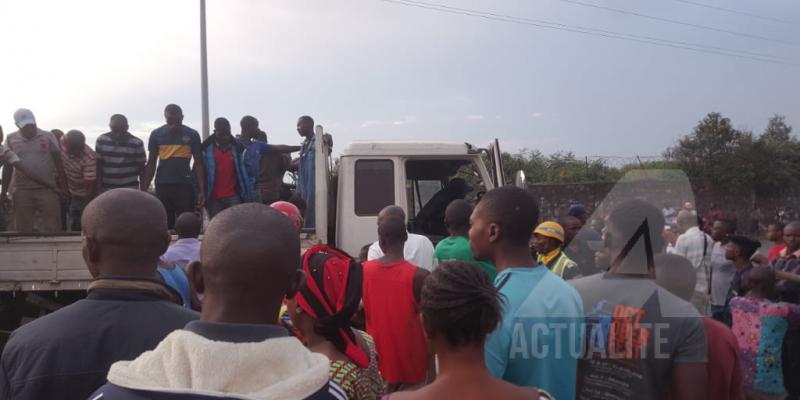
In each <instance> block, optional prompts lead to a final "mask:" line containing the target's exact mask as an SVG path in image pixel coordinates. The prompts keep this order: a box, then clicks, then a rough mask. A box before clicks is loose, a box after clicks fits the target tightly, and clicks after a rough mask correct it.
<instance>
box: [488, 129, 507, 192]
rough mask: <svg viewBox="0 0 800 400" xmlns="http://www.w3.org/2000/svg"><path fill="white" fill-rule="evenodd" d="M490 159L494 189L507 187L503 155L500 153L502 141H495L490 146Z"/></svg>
mask: <svg viewBox="0 0 800 400" xmlns="http://www.w3.org/2000/svg"><path fill="white" fill-rule="evenodd" d="M489 159H490V160H491V164H492V171H491V172H492V183H493V184H494V187H500V186H505V184H506V182H505V177H504V176H503V153H501V152H500V141H499V140H497V139H495V140H494V141H493V142H492V143H490V144H489Z"/></svg>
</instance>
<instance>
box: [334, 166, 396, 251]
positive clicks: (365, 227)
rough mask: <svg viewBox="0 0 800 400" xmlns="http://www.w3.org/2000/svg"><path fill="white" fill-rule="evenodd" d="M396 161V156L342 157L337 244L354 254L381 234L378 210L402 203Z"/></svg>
mask: <svg viewBox="0 0 800 400" xmlns="http://www.w3.org/2000/svg"><path fill="white" fill-rule="evenodd" d="M397 162H398V161H397V158H396V157H351V156H343V157H341V158H340V163H339V191H338V192H339V193H338V196H339V203H338V204H337V224H336V245H337V246H338V247H339V248H341V249H342V250H344V251H346V252H347V253H348V254H350V255H351V256H353V257H358V255H359V252H360V250H361V248H362V247H363V246H365V245H369V244H371V243H373V242H374V241H375V240H376V238H377V237H378V213H379V212H380V211H381V210H382V209H383V208H384V207H386V206H389V205H392V204H401V203H399V201H398V196H399V195H400V194H401V191H402V189H403V187H402V186H401V185H400V183H399V182H400V180H399V177H398V171H397V168H396V165H397Z"/></svg>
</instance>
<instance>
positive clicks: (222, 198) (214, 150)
mask: <svg viewBox="0 0 800 400" xmlns="http://www.w3.org/2000/svg"><path fill="white" fill-rule="evenodd" d="M243 152H244V146H242V145H241V143H239V142H237V141H236V140H235V139H234V138H233V135H232V133H231V123H230V122H228V120H227V119H225V118H217V119H216V120H214V133H213V134H211V136H209V137H208V139H206V140H204V141H203V156H204V157H205V163H206V210H207V211H208V218H209V219H211V218H214V216H215V215H217V214H218V213H219V212H220V211H222V210H225V209H227V208H230V207H233V206H235V205H237V204H241V203H244V202H246V201H249V199H250V191H249V186H248V185H247V175H246V174H245V171H244V162H243V160H242V153H243ZM176 224H177V222H176Z"/></svg>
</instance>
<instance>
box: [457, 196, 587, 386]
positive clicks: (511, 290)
mask: <svg viewBox="0 0 800 400" xmlns="http://www.w3.org/2000/svg"><path fill="white" fill-rule="evenodd" d="M538 220H539V206H538V205H537V202H536V199H535V198H534V197H533V196H532V195H531V194H530V193H528V192H526V191H525V190H522V189H520V188H517V187H512V186H506V187H502V188H499V189H494V190H492V191H490V192H488V193H486V195H485V196H483V198H482V199H481V201H480V203H478V206H477V207H476V208H475V210H474V211H473V213H472V216H471V218H470V230H469V241H470V247H471V248H472V251H473V253H474V254H475V258H477V259H478V260H486V261H491V262H493V263H494V265H495V266H496V268H497V272H498V275H497V278H495V285H496V286H497V289H498V290H499V291H500V293H501V294H503V295H504V296H505V298H506V303H505V306H504V310H503V320H502V322H501V323H500V326H498V328H497V329H496V330H495V331H494V332H493V333H492V334H491V335H490V336H489V338H488V340H487V342H486V355H485V356H486V366H487V367H488V368H489V371H490V372H491V373H492V375H494V376H496V377H498V378H501V379H503V380H505V381H508V382H510V383H513V384H515V385H521V386H536V387H540V388H542V389H545V390H547V391H548V392H550V393H551V394H553V396H554V397H555V398H557V399H568V400H572V399H575V383H576V375H577V358H578V356H579V355H580V352H581V347H580V346H581V338H582V329H581V322H582V321H583V304H582V301H581V298H580V296H579V295H578V292H577V291H576V290H575V289H574V288H572V287H571V286H570V285H569V284H567V283H566V282H564V281H563V280H562V279H561V278H559V277H558V276H556V275H555V274H553V273H552V272H550V270H548V269H547V267H545V266H544V265H541V264H539V265H537V263H536V261H535V260H534V259H533V257H532V256H531V252H530V249H529V247H528V243H529V240H530V237H531V233H532V232H533V230H534V228H535V227H536V224H537V222H538Z"/></svg>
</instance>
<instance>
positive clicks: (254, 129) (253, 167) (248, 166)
mask: <svg viewBox="0 0 800 400" xmlns="http://www.w3.org/2000/svg"><path fill="white" fill-rule="evenodd" d="M240 125H241V127H242V134H241V136H240V137H239V143H241V144H242V146H244V154H243V155H242V158H243V159H244V170H245V175H246V177H247V185H248V188H247V189H248V190H247V192H248V193H252V194H253V198H251V199H248V201H257V202H260V201H261V199H260V198H259V192H258V191H257V190H256V181H257V180H258V175H259V167H260V165H261V157H262V156H263V155H265V154H267V153H269V152H277V153H293V152H295V151H299V150H300V146H287V145H283V144H275V145H270V144H267V142H265V141H261V140H258V137H259V136H260V134H262V132H261V130H260V129H259V128H258V120H257V119H256V118H255V117H252V116H250V115H245V116H244V117H243V118H242V121H241V123H240ZM265 136H266V135H265Z"/></svg>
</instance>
